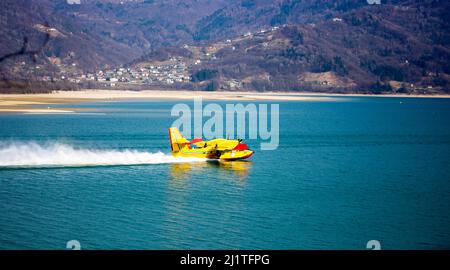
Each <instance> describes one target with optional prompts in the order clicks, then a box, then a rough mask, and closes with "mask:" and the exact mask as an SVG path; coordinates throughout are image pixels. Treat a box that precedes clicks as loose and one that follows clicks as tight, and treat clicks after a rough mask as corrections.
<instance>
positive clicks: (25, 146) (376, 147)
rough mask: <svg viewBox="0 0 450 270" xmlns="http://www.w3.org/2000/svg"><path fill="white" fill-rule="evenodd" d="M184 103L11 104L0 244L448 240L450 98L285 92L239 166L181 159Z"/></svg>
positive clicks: (172, 245) (425, 243)
mask: <svg viewBox="0 0 450 270" xmlns="http://www.w3.org/2000/svg"><path fill="white" fill-rule="evenodd" d="M187 103H189V102H187ZM203 103H204V105H206V104H207V103H208V102H207V101H204V102H203ZM216 103H219V104H225V103H224V102H216ZM173 104H174V103H173V102H170V101H158V102H155V101H152V102H150V101H146V102H144V101H141V102H136V101H123V102H107V103H105V102H99V103H84V104H79V105H76V107H80V108H95V109H97V110H96V111H94V113H76V114H55V115H48V114H47V115H46V114H43V115H31V114H1V115H0V249H65V248H66V243H67V241H69V240H78V241H79V242H80V244H81V248H82V249H366V243H367V241H369V240H378V241H380V243H381V248H382V249H448V248H450V214H449V213H450V211H449V209H450V167H449V165H450V121H449V119H450V99H427V98H376V97H372V98H370V97H361V98H356V97H352V98H350V97H349V98H340V99H339V100H337V101H333V102H277V104H279V105H280V145H279V147H278V149H277V150H274V151H260V150H259V143H260V142H259V141H258V140H247V143H248V144H249V146H250V148H252V149H254V150H255V151H256V152H255V154H254V155H253V156H252V157H251V158H250V160H249V162H234V163H217V162H203V161H202V162H196V161H193V162H183V163H179V162H178V161H175V160H174V159H173V158H172V157H170V155H169V152H170V146H169V143H168V136H167V128H168V127H169V126H170V124H171V123H172V122H173V121H174V120H175V118H173V117H171V116H170V110H171V108H172V106H173ZM72 107H73V106H72ZM17 162H21V167H20V166H19V167H18V166H15V165H14V164H16V163H17ZM71 162H72V163H76V164H78V165H77V166H69V165H70V163H71ZM103 163H110V164H111V165H113V166H98V165H101V164H103ZM136 163H152V164H139V165H130V164H136ZM80 164H84V165H80ZM72 165H73V164H72ZM86 165H88V166H86Z"/></svg>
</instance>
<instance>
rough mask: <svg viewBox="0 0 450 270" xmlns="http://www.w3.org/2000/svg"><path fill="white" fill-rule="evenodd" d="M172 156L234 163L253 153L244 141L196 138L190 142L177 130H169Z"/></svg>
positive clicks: (172, 128)
mask: <svg viewBox="0 0 450 270" xmlns="http://www.w3.org/2000/svg"><path fill="white" fill-rule="evenodd" d="M169 138H170V146H171V147H172V155H173V156H177V157H197V158H208V159H218V160H225V161H233V160H240V159H246V158H249V157H250V156H251V155H253V151H252V150H249V149H248V147H247V145H246V144H243V143H241V142H242V140H226V139H214V140H211V141H203V140H202V139H200V138H195V139H193V140H192V141H188V140H187V139H186V138H184V137H183V135H181V133H180V131H179V130H178V129H177V128H174V127H171V128H169Z"/></svg>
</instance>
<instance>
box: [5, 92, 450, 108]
mask: <svg viewBox="0 0 450 270" xmlns="http://www.w3.org/2000/svg"><path fill="white" fill-rule="evenodd" d="M200 96H201V97H202V98H203V99H205V100H234V101H262V100H266V101H335V100H337V99H339V98H340V97H364V96H374V97H416V98H417V97H420V98H450V96H446V95H436V96H420V95H361V94H354V95H353V94H326V93H291V92H264V93H258V92H205V91H178V90H173V91H162V90H148V91H126V90H80V91H54V92H52V93H45V94H0V113H1V112H14V113H17V112H23V113H70V112H76V111H78V110H77V109H71V108H70V104H74V103H80V102H94V101H106V102H107V101H115V100H192V99H193V98H195V97H200ZM44 104H45V105H48V106H42V107H40V108H34V107H33V105H44ZM52 104H67V105H68V106H67V107H68V108H67V109H66V108H63V109H61V108H52Z"/></svg>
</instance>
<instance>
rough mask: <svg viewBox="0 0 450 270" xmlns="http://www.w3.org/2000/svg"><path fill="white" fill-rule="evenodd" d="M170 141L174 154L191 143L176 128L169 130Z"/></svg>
mask: <svg viewBox="0 0 450 270" xmlns="http://www.w3.org/2000/svg"><path fill="white" fill-rule="evenodd" d="M169 139H170V146H171V147H172V153H176V152H179V151H180V150H181V149H182V148H183V146H184V145H186V144H188V143H189V141H188V140H186V138H184V137H183V135H181V132H180V131H179V130H178V128H175V127H171V128H169Z"/></svg>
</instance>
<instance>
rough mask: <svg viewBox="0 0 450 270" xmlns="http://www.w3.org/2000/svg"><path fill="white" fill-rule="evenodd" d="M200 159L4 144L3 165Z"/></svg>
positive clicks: (0, 154)
mask: <svg viewBox="0 0 450 270" xmlns="http://www.w3.org/2000/svg"><path fill="white" fill-rule="evenodd" d="M199 161H205V159H199V158H183V157H173V156H172V155H170V154H164V153H162V152H156V153H151V152H141V151H136V150H121V151H119V150H101V149H83V148H76V147H73V146H71V145H68V144H63V143H47V144H44V145H42V144H38V143H35V142H9V143H0V167H45V166H56V167H60V166H61V167H64V166H110V165H140V164H165V163H182V162H199Z"/></svg>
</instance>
